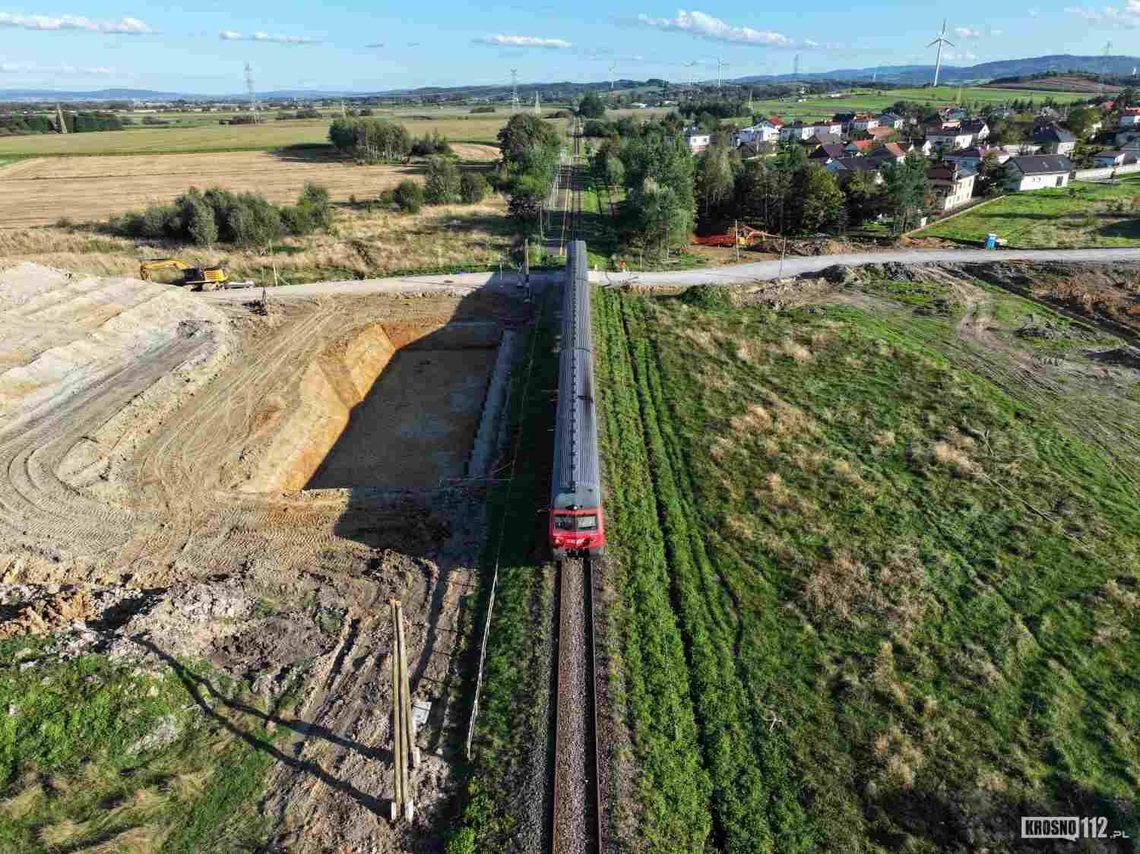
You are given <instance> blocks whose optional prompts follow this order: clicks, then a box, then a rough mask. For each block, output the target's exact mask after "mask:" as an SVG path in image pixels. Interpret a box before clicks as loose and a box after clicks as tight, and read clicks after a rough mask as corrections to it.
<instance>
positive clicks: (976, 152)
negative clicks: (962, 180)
mask: <svg viewBox="0 0 1140 854" xmlns="http://www.w3.org/2000/svg"><path fill="white" fill-rule="evenodd" d="M988 154H993V155H994V157H996V158H997V162H998V163H999V164H1002V163H1005V162H1006V161H1007V160H1009V158H1010V157H1011V156H1012V155H1011V154H1010V153H1009V152H1008V151H1005V150H1004V149H1001V148H993V147H989V146H985V145H971V146H970V147H969V148H963V149H961V150H959V151H951V152H949V153H947V154H944V155H942V159H943V160H945V161H947V162H948V163H953V164H956V165H958V166H960V167H962V168H963V169H969V170H971V171H974V172H977V171H978V168H979V167H980V166H981V165H982V161H983V160H985V159H986V155H988Z"/></svg>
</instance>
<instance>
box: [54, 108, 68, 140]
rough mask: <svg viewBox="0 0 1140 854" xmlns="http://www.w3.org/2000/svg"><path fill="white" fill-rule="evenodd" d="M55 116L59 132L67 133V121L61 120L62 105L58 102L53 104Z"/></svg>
mask: <svg viewBox="0 0 1140 854" xmlns="http://www.w3.org/2000/svg"><path fill="white" fill-rule="evenodd" d="M55 118H56V121H58V122H59V132H60V133H67V122H65V121H64V120H63V107H61V106H60V105H59V104H58V103H57V104H56V105H55Z"/></svg>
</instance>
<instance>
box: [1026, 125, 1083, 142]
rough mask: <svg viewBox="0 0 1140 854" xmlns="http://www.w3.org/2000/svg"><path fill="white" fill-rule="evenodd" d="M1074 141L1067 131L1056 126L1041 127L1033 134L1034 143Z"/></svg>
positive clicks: (1074, 138)
mask: <svg viewBox="0 0 1140 854" xmlns="http://www.w3.org/2000/svg"><path fill="white" fill-rule="evenodd" d="M1076 139H1077V138H1076V137H1075V136H1073V135H1072V134H1071V133H1069V131H1067V130H1065V129H1064V128H1059V127H1057V126H1056V125H1049V126H1048V127H1043V128H1041V129H1040V130H1038V131H1037V132H1036V133H1035V134H1033V141H1034V142H1075V141H1076Z"/></svg>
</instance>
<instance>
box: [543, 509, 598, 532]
mask: <svg viewBox="0 0 1140 854" xmlns="http://www.w3.org/2000/svg"><path fill="white" fill-rule="evenodd" d="M554 527H555V528H557V529H558V530H559V531H596V530H598V517H597V516H595V515H594V514H592V513H591V514H590V515H588V516H563V515H562V514H556V515H555V516H554Z"/></svg>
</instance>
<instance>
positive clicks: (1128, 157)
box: [1093, 148, 1137, 169]
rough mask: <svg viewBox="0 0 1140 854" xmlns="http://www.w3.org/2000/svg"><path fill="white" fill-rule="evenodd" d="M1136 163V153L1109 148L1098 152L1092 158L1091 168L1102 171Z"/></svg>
mask: <svg viewBox="0 0 1140 854" xmlns="http://www.w3.org/2000/svg"><path fill="white" fill-rule="evenodd" d="M1136 161H1137V157H1136V152H1134V151H1124V150H1123V149H1119V148H1110V149H1108V150H1107V151H1098V152H1097V153H1096V154H1095V155H1094V156H1093V166H1096V167H1099V168H1102V169H1104V168H1108V167H1115V166H1124V165H1125V164H1131V163H1135V162H1136Z"/></svg>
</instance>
